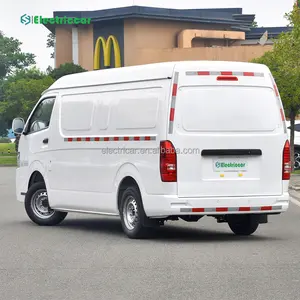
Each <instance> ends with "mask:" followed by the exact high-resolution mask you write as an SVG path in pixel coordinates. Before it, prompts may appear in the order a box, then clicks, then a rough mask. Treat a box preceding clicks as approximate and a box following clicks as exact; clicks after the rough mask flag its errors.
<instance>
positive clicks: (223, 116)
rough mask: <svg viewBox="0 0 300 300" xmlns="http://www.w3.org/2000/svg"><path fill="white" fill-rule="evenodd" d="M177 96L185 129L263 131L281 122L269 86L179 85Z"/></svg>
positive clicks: (273, 95) (275, 126) (274, 127)
mask: <svg viewBox="0 0 300 300" xmlns="http://www.w3.org/2000/svg"><path fill="white" fill-rule="evenodd" d="M178 96H179V97H178V98H179V99H178V101H179V102H180V107H181V109H180V110H181V121H182V126H183V129H184V130H185V131H201V132H255V131H256V132H257V131H260V132H263V131H273V130H275V129H276V128H277V127H278V126H280V124H281V123H280V122H281V119H280V111H279V107H278V104H277V99H276V96H275V94H274V91H273V90H272V89H271V88H269V87H236V86H202V87H199V86H197V87H182V88H180V92H179V94H178Z"/></svg>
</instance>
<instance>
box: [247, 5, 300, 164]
mask: <svg viewBox="0 0 300 300" xmlns="http://www.w3.org/2000/svg"><path fill="white" fill-rule="evenodd" d="M286 18H287V19H288V21H289V25H290V26H291V31H289V32H286V33H282V34H281V35H280V36H279V37H278V39H276V40H275V41H274V47H273V50H272V51H269V52H266V53H265V54H264V55H263V56H262V57H260V58H258V59H255V60H253V62H256V63H262V64H265V65H267V66H268V67H269V68H270V70H271V72H272V74H273V76H274V77H275V80H276V84H277V86H278V89H279V91H280V96H281V99H282V102H283V106H284V110H285V113H286V115H287V116H288V117H289V118H290V120H291V141H290V144H291V160H292V162H293V161H294V132H295V131H294V124H295V118H296V116H297V115H298V114H299V111H300V85H299V82H300V55H299V53H300V9H299V7H297V6H294V9H293V11H292V12H290V13H289V14H286ZM292 165H293V164H292Z"/></svg>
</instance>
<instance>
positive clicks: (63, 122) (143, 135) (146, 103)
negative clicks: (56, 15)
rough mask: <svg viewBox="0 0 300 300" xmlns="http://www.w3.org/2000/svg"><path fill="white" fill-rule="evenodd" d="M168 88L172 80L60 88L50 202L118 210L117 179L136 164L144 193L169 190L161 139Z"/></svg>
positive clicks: (57, 205) (66, 206) (65, 206)
mask: <svg viewBox="0 0 300 300" xmlns="http://www.w3.org/2000/svg"><path fill="white" fill-rule="evenodd" d="M169 91H170V80H162V81H153V82H151V81H149V82H144V83H128V84H120V85H118V86H117V88H116V86H103V87H94V88H80V89H76V90H75V89H74V90H68V91H63V92H61V93H60V97H58V99H59V101H60V105H59V106H58V108H57V109H58V110H57V111H56V114H57V115H58V116H59V118H58V119H57V120H56V128H55V129H54V130H56V132H57V134H56V135H55V140H54V141H53V143H55V145H56V150H55V151H54V152H53V159H52V162H51V172H49V183H50V189H51V192H50V193H51V197H50V200H49V201H50V204H51V206H52V207H53V208H60V209H70V210H79V211H81V210H82V211H92V212H103V213H116V214H117V213H118V211H117V207H116V203H117V200H116V194H117V191H118V186H117V182H119V181H120V178H121V177H122V176H130V175H131V174H132V171H130V170H132V168H134V169H135V170H136V174H138V175H137V176H136V177H139V178H140V182H141V184H143V186H142V187H140V189H141V190H142V191H143V192H144V193H146V194H152V195H155V194H163V193H165V192H166V190H165V186H164V185H163V184H162V182H161V179H160V173H159V142H160V140H161V139H165V138H166V124H167V119H166V118H167V110H168V101H167V100H168V97H169ZM127 169H128V170H127ZM120 173H121V174H120ZM132 177H134V174H132ZM167 192H168V193H172V192H171V190H170V189H169V190H168V191H167ZM175 192H176V190H174V189H173V193H175Z"/></svg>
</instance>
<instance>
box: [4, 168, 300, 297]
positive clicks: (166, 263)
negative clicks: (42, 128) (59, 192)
mask: <svg viewBox="0 0 300 300" xmlns="http://www.w3.org/2000/svg"><path fill="white" fill-rule="evenodd" d="M14 171H15V170H14V168H0V203H1V208H0V299H1V300H11V299H16V300H27V299H30V300H34V299H39V300H40V299H41V300H47V299H51V300H53V299H61V300H63V299H72V300H77V299H78V300H79V299H80V300H83V299H92V300H94V299H105V300H107V299H111V300H115V299H120V300H127V299H155V300H156V299H162V300H165V299H180V300H186V299H201V300H202V299H204V300H206V299H210V300H211V299H213V300H214V299H218V300H219V299H226V300H227V299H230V300H241V299H247V300H260V299H261V300H269V299H270V300H271V299H272V300H282V299H285V300H292V299H293V300H294V299H295V300H299V299H300V207H298V206H296V205H295V204H293V203H292V204H291V207H290V209H289V211H288V212H287V213H286V214H283V215H281V216H276V217H275V216H274V217H272V218H270V223H269V224H266V225H262V226H261V228H260V229H259V230H258V231H257V233H256V234H255V235H254V236H252V237H248V238H238V237H236V236H234V235H232V234H231V232H230V231H229V229H228V228H227V225H226V224H217V223H216V222H215V221H214V220H213V219H210V218H206V219H203V220H202V221H200V222H198V223H194V224H193V223H191V224H188V223H185V222H174V223H172V224H171V225H167V226H166V227H164V228H163V229H161V230H159V231H158V232H157V234H156V236H155V238H154V239H152V240H144V241H143V240H142V241H138V240H129V239H127V238H126V237H125V236H124V235H123V233H122V230H121V226H120V222H119V221H118V219H114V218H102V217H91V216H86V215H84V216H82V215H75V214H74V215H71V214H70V215H69V216H68V217H67V219H66V220H65V221H64V223H62V224H61V225H60V226H58V227H51V228H45V227H39V226H36V225H34V224H33V223H31V222H30V221H29V219H28V218H27V216H26V215H25V212H24V209H23V205H22V204H20V203H18V202H16V200H15V195H14Z"/></svg>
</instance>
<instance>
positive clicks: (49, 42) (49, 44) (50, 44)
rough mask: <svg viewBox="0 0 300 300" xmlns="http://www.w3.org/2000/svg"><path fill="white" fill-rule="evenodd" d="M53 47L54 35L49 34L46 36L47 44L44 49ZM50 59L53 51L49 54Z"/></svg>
mask: <svg viewBox="0 0 300 300" xmlns="http://www.w3.org/2000/svg"><path fill="white" fill-rule="evenodd" d="M54 45H55V34H54V33H52V32H50V33H49V34H48V35H47V44H46V47H47V48H53V49H54ZM50 57H51V58H54V51H53V52H52V53H51V54H50Z"/></svg>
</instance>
